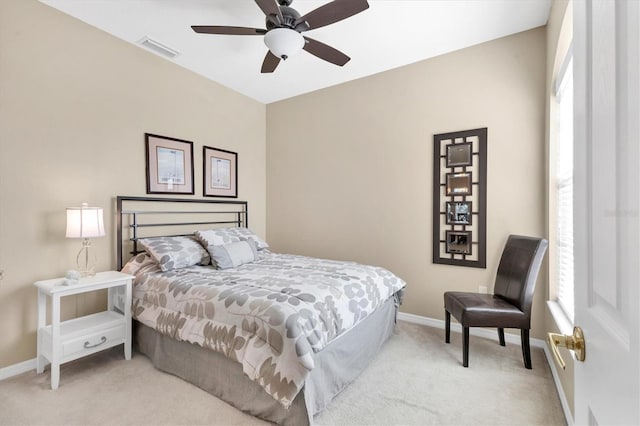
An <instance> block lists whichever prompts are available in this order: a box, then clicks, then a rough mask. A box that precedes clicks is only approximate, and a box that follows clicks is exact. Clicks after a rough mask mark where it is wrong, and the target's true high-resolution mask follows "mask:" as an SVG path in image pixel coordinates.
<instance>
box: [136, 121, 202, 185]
mask: <svg viewBox="0 0 640 426" xmlns="http://www.w3.org/2000/svg"><path fill="white" fill-rule="evenodd" d="M144 137H145V147H146V175H147V176H146V177H147V194H188V195H193V194H194V193H195V192H194V187H193V142H191V141H187V140H183V139H176V138H170V137H168V136H160V135H155V134H152V133H145V134H144Z"/></svg>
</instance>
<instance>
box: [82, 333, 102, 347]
mask: <svg viewBox="0 0 640 426" xmlns="http://www.w3.org/2000/svg"><path fill="white" fill-rule="evenodd" d="M106 341H107V338H106V337H105V336H102V337H101V338H100V342H98V343H96V344H95V345H90V344H89V342H84V348H85V349H91V348H95V347H96V346H100V345H101V344H103V343H104V342H106Z"/></svg>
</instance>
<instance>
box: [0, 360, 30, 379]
mask: <svg viewBox="0 0 640 426" xmlns="http://www.w3.org/2000/svg"><path fill="white" fill-rule="evenodd" d="M35 369H36V359H35V358H33V359H29V360H27V361H23V362H19V363H18V364H13V365H10V366H8V367H4V368H0V380H5V379H9V378H11V377H13V376H17V375H18V374H22V373H26V372H27V371H31V370H35Z"/></svg>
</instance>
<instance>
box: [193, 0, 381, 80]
mask: <svg viewBox="0 0 640 426" xmlns="http://www.w3.org/2000/svg"><path fill="white" fill-rule="evenodd" d="M292 1H293V0H255V2H256V4H257V5H258V7H260V9H262V11H263V12H264V14H265V15H266V19H265V21H266V27H267V28H266V29H261V28H247V27H229V26H218V25H193V26H191V28H192V29H193V31H195V32H197V33H201V34H227V35H264V43H265V44H266V45H267V47H268V48H269V51H268V52H267V55H266V56H265V58H264V61H263V62H262V69H261V72H262V73H271V72H273V71H275V69H276V67H277V66H278V64H279V63H280V60H281V59H283V60H284V59H287V58H288V57H289V56H291V55H293V54H295V53H297V52H299V51H300V50H301V49H304V50H306V51H307V52H309V53H311V54H312V55H314V56H317V57H318V58H320V59H323V60H325V61H328V62H331V63H332V64H336V65H339V66H343V65H344V64H346V63H347V62H349V60H350V59H351V58H349V57H348V56H347V55H345V54H344V53H342V52H340V51H339V50H337V49H334V48H333V47H331V46H327V45H326V44H324V43H321V42H319V41H317V40H314V39H312V38H309V37H306V36H303V35H302V34H301V33H303V32H305V31H309V30H315V29H316V28H320V27H324V26H326V25H329V24H333V23H335V22H338V21H341V20H343V19H346V18H348V17H350V16H353V15H355V14H357V13H360V12H362V11H364V10H366V9H368V8H369V3H367V0H334V1H332V2H330V3H327V4H325V5H323V6H320V7H318V8H317V9H314V10H312V11H311V12H309V13H307V14H306V15H304V16H300V14H299V13H298V11H296V10H295V9H293V8H292V7H290V5H291V2H292Z"/></svg>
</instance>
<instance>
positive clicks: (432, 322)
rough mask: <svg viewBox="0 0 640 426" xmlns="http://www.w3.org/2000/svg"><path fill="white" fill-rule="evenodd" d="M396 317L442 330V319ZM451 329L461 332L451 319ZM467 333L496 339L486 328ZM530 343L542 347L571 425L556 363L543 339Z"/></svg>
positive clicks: (513, 339) (510, 337)
mask: <svg viewBox="0 0 640 426" xmlns="http://www.w3.org/2000/svg"><path fill="white" fill-rule="evenodd" d="M398 319H399V320H400V321H406V322H412V323H415V324H421V325H426V326H429V327H435V328H439V329H442V330H444V325H445V324H444V321H443V320H439V319H435V318H428V317H423V316H420V315H413V314H407V313H405V312H398ZM451 331H454V332H456V333H462V326H461V325H460V324H459V323H457V322H454V321H453V320H452V321H451ZM469 334H471V335H472V336H478V337H484V338H486V339H493V340H498V332H497V331H496V330H495V329H494V330H490V329H486V328H480V327H472V328H470V329H469ZM504 340H505V341H506V342H508V343H513V344H517V345H520V344H521V342H520V336H518V335H516V334H510V333H505V334H504ZM529 340H530V344H531V346H533V347H536V348H542V349H543V350H544V355H545V358H546V360H547V364H549V368H550V369H551V376H552V377H553V383H554V384H555V385H556V389H557V390H558V396H559V397H560V404H561V405H562V411H563V412H564V417H565V419H566V421H567V426H573V424H574V423H573V416H572V415H571V410H570V409H569V402H568V401H567V396H566V395H565V393H564V390H563V389H562V384H561V383H560V376H559V375H558V370H557V369H556V365H555V363H554V362H553V358H551V354H550V353H549V348H548V346H547V344H546V342H545V341H544V340H540V339H529Z"/></svg>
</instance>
